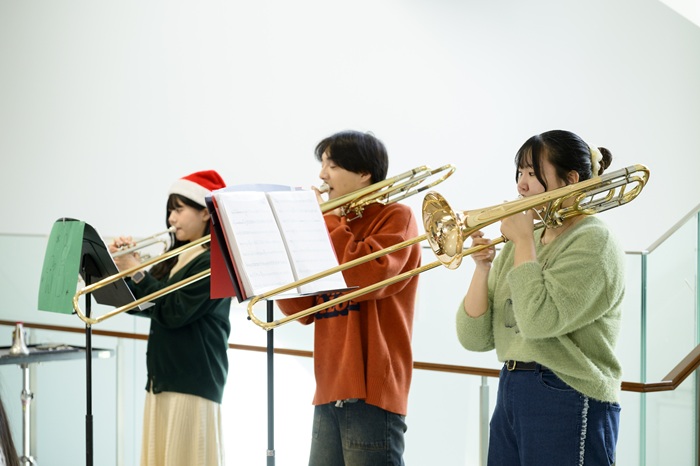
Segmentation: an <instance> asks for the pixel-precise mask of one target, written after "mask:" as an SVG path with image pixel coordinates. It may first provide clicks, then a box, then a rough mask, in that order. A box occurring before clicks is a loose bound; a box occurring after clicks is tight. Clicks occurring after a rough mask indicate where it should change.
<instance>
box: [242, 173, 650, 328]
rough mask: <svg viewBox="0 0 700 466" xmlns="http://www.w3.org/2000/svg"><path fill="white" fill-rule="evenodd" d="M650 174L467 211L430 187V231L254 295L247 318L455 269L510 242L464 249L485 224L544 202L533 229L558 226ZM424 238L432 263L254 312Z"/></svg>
mask: <svg viewBox="0 0 700 466" xmlns="http://www.w3.org/2000/svg"><path fill="white" fill-rule="evenodd" d="M648 179H649V169H648V168H647V167H645V166H644V165H640V164H637V165H631V166H629V167H626V168H623V169H620V170H617V171H614V172H611V173H609V174H604V175H603V176H598V177H594V178H590V179H588V180H585V181H581V182H579V183H575V184H571V185H568V186H564V187H561V188H558V189H555V190H552V191H548V192H545V193H542V194H539V195H535V196H530V197H526V198H523V199H519V200H516V201H511V202H506V203H503V204H499V205H495V206H491V207H486V208H483V209H476V210H472V211H463V212H455V211H454V210H453V209H452V208H451V207H450V206H449V204H448V203H447V201H446V200H445V199H444V197H443V196H441V195H440V194H438V193H435V192H430V193H428V194H427V195H426V196H425V198H424V199H423V207H422V214H423V226H424V227H425V230H426V233H424V234H422V235H420V236H417V237H415V238H413V239H410V240H406V241H404V242H402V243H398V244H396V245H394V246H391V247H388V248H385V249H382V250H380V251H376V252H374V253H371V254H368V255H366V256H363V257H361V258H358V259H355V260H353V261H349V262H347V263H345V264H342V265H339V266H337V267H333V268H331V269H328V270H326V271H323V272H320V273H318V274H315V275H312V276H309V277H307V278H304V279H301V280H298V281H296V282H294V283H291V284H289V285H285V286H282V287H279V288H276V289H274V290H271V291H269V292H267V293H263V294H261V295H258V296H254V297H253V298H252V299H251V300H250V302H249V303H248V316H249V319H250V320H252V321H253V322H254V323H255V324H256V325H258V326H259V327H261V328H263V329H265V330H271V329H273V328H275V327H279V326H280V325H283V324H286V323H288V322H291V321H294V320H297V319H300V318H302V317H306V316H308V315H310V314H314V313H316V312H318V311H321V310H323V309H326V308H329V307H332V306H335V305H336V304H340V303H344V302H346V301H350V300H351V299H354V298H356V297H358V296H362V295H364V294H367V293H371V292H373V291H375V290H378V289H380V288H383V287H385V286H389V285H392V284H394V283H397V282H399V281H401V280H406V279H408V278H410V277H413V276H415V275H418V274H420V273H423V272H425V271H428V270H431V269H434V268H435V267H438V266H439V265H444V266H445V267H447V268H448V269H456V268H457V267H459V265H460V264H461V261H462V258H463V257H465V256H468V255H470V254H473V253H475V252H477V251H481V250H482V249H485V248H488V247H491V246H494V245H496V244H499V243H502V242H505V241H507V238H505V237H504V236H501V237H499V238H496V239H495V240H493V241H491V242H490V243H489V244H483V245H478V246H473V247H471V248H467V249H464V247H463V245H464V240H465V239H466V238H467V237H469V236H470V235H471V234H472V233H474V232H475V231H477V230H481V229H482V228H484V227H487V226H489V225H491V224H493V223H495V222H497V221H499V220H502V219H504V218H506V217H509V216H511V215H514V214H516V213H519V212H523V211H527V210H529V209H538V208H541V207H542V206H545V207H544V208H543V209H542V212H541V213H540V217H541V219H542V220H541V221H539V222H537V223H536V224H535V229H540V228H543V227H548V228H557V227H559V226H561V224H562V222H563V221H564V220H566V219H567V218H570V217H575V216H577V215H592V214H595V213H598V212H604V211H606V210H609V209H612V208H614V207H618V206H621V205H624V204H627V203H628V202H631V201H632V200H634V199H635V198H636V197H637V196H638V195H639V194H640V193H641V191H642V189H643V188H644V186H645V185H646V183H647V181H648ZM426 239H427V240H428V243H429V244H430V247H431V249H432V250H433V253H434V254H435V255H436V257H437V260H436V261H434V262H431V263H429V264H426V265H423V266H420V267H417V268H415V269H413V270H409V271H407V272H404V273H401V274H399V275H397V276H395V277H392V278H388V279H386V280H383V281H381V282H378V283H374V284H372V285H369V286H366V287H364V288H361V289H358V290H355V291H351V292H348V293H345V294H343V295H341V296H339V297H337V298H335V299H331V300H329V301H325V302H323V303H322V304H319V305H316V306H313V307H310V308H308V309H305V310H303V311H300V312H298V313H295V314H292V315H290V316H286V317H284V318H281V319H278V320H275V321H272V322H263V321H261V320H260V319H258V318H257V317H256V316H255V315H254V314H253V306H254V305H255V303H257V302H258V301H260V300H263V299H269V298H270V297H272V296H275V295H277V294H279V293H283V292H285V291H288V290H290V289H293V288H296V287H298V286H301V285H304V284H306V283H309V282H312V281H315V280H318V279H320V278H323V277H325V276H327V275H331V274H333V273H336V272H341V271H343V270H347V269H349V268H351V267H355V266H356V265H359V264H363V263H365V262H369V261H371V260H374V259H376V258H378V257H381V256H384V255H386V254H391V253H392V252H395V251H398V250H400V249H403V248H405V247H408V246H411V245H413V244H416V243H420V242H422V241H424V240H426Z"/></svg>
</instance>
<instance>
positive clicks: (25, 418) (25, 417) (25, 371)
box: [19, 364, 36, 465]
mask: <svg viewBox="0 0 700 466" xmlns="http://www.w3.org/2000/svg"><path fill="white" fill-rule="evenodd" d="M20 367H21V368H22V397H21V398H22V457H21V458H20V460H19V462H20V463H21V464H22V465H35V464H36V461H35V460H34V458H33V457H32V454H31V450H32V449H31V431H32V429H31V422H32V421H31V412H32V411H31V406H32V399H33V398H34V394H33V393H32V389H31V386H30V384H29V364H21V365H20Z"/></svg>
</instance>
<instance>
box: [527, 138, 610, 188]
mask: <svg viewBox="0 0 700 466" xmlns="http://www.w3.org/2000/svg"><path fill="white" fill-rule="evenodd" d="M598 150H600V153H601V154H602V155H603V160H601V161H600V170H599V171H598V173H593V169H592V164H591V148H590V147H589V146H588V144H586V142H585V141H584V140H583V139H581V137H580V136H578V135H577V134H574V133H572V132H571V131H565V130H561V129H555V130H552V131H547V132H544V133H542V134H536V135H535V136H532V137H531V138H530V139H528V140H527V141H525V143H524V144H523V145H522V146H521V147H520V149H519V150H518V152H517V154H516V155H515V167H516V171H515V181H516V182H517V181H518V171H519V170H520V169H521V168H524V167H528V166H532V170H533V171H534V172H535V176H536V177H537V180H538V181H539V182H540V183H541V184H542V186H544V188H545V189H547V181H546V180H545V179H544V176H543V175H542V168H541V167H542V160H543V157H547V160H549V162H550V163H551V164H552V165H554V168H555V170H556V172H557V176H558V177H559V178H561V179H562V180H566V179H567V175H568V173H569V172H571V171H572V170H573V171H575V172H577V173H578V176H579V181H584V180H588V179H590V178H592V177H594V176H599V175H602V174H603V172H604V171H605V169H606V168H608V167H609V166H610V164H611V163H612V154H611V153H610V151H609V150H608V149H606V148H605V147H599V148H598Z"/></svg>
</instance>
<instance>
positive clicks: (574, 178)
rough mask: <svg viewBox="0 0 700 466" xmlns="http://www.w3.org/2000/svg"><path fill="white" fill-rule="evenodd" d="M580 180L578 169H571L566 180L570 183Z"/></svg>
mask: <svg viewBox="0 0 700 466" xmlns="http://www.w3.org/2000/svg"><path fill="white" fill-rule="evenodd" d="M578 180H579V175H578V172H577V171H576V170H571V171H570V172H569V174H568V175H566V181H568V182H569V184H574V183H578Z"/></svg>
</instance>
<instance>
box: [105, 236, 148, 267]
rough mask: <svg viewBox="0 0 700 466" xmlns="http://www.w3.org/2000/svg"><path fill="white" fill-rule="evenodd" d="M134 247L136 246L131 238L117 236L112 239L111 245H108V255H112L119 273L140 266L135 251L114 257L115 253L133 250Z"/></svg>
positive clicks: (139, 258) (138, 257)
mask: <svg viewBox="0 0 700 466" xmlns="http://www.w3.org/2000/svg"><path fill="white" fill-rule="evenodd" d="M134 246H136V242H135V241H134V240H133V238H132V237H131V236H118V237H116V238H114V240H112V243H111V244H110V245H109V253H110V254H112V256H113V258H114V263H115V264H116V265H117V268H118V269H119V270H120V271H122V270H127V269H130V268H132V267H136V266H137V265H140V264H141V256H140V254H139V253H138V252H136V251H134V252H132V253H129V254H121V255H118V256H115V254H116V253H118V252H120V251H123V250H124V249H127V248H133V247H134Z"/></svg>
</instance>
